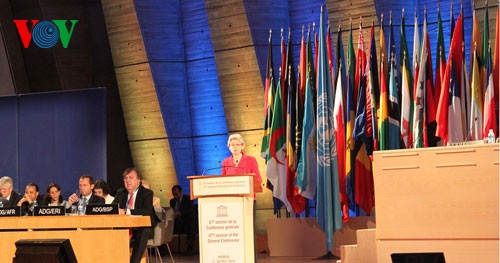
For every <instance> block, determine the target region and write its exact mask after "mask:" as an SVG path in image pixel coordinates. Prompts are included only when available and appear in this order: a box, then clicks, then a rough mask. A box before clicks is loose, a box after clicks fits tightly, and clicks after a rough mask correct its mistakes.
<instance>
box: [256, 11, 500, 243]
mask: <svg viewBox="0 0 500 263" xmlns="http://www.w3.org/2000/svg"><path fill="white" fill-rule="evenodd" d="M403 12H404V11H403ZM485 12H486V13H485V18H484V19H485V20H484V21H485V22H484V26H483V31H482V32H483V33H482V38H481V37H480V32H479V26H478V25H477V20H476V14H475V11H474V19H473V36H472V39H473V41H472V43H473V45H472V47H471V63H470V65H471V66H470V69H469V70H467V67H466V63H465V47H464V28H463V16H462V12H461V13H460V15H459V16H458V18H457V19H456V21H455V20H454V19H452V30H451V32H452V36H451V40H450V48H449V51H448V55H447V56H446V53H445V46H444V35H443V29H442V22H441V15H440V13H439V10H438V45H437V47H436V49H435V52H436V54H437V56H436V62H435V64H434V65H435V71H433V68H432V66H433V63H432V55H431V49H432V48H431V47H430V40H429V34H428V31H427V17H426V15H425V18H424V23H423V29H422V37H420V36H419V28H418V26H419V25H418V22H417V18H416V17H415V24H414V27H415V29H414V38H413V39H414V40H413V43H414V48H413V53H412V54H413V56H412V57H411V58H410V56H409V53H408V47H407V41H406V32H405V22H404V21H405V20H404V13H403V18H402V20H401V21H402V22H401V26H400V30H401V34H400V53H399V54H400V57H397V56H396V50H395V49H396V48H395V46H396V45H395V39H394V33H393V25H392V16H391V17H390V19H389V38H388V39H387V40H388V41H387V45H386V41H385V35H384V26H383V23H384V21H383V15H382V16H381V19H380V25H381V26H380V43H379V44H378V48H379V54H380V58H378V57H377V43H375V29H374V28H375V26H374V24H373V22H372V26H371V30H370V40H369V44H368V51H366V50H365V43H364V42H365V41H364V36H363V28H362V24H361V22H360V25H359V37H358V42H357V49H354V42H353V37H352V23H351V28H350V30H349V39H348V44H347V54H345V53H344V44H343V43H342V30H341V28H340V26H339V29H338V33H337V34H338V37H337V43H336V47H337V48H336V52H335V56H334V55H333V43H332V40H331V32H330V28H329V27H328V29H326V30H325V28H324V27H325V25H324V24H325V22H324V18H323V16H324V14H323V13H324V12H323V7H322V10H321V14H320V24H319V25H320V27H319V32H318V34H313V35H312V34H311V31H310V30H308V32H307V35H306V36H304V33H303V34H302V39H301V46H300V56H299V57H300V59H299V65H298V67H297V72H296V71H295V70H296V67H295V65H294V62H293V49H292V44H291V36H290V35H289V36H288V43H285V40H284V37H283V32H282V34H281V35H282V37H281V65H280V67H279V71H278V72H276V71H275V70H274V66H273V53H272V38H271V35H272V32H271V31H270V36H269V49H268V59H267V71H266V82H265V101H264V114H265V123H264V133H263V137H262V148H261V156H262V157H263V158H265V160H266V166H267V172H266V176H267V178H268V187H269V188H270V189H271V190H272V191H273V197H274V201H275V202H274V204H275V212H276V211H277V210H278V209H279V208H280V207H281V206H283V205H284V206H285V207H286V208H287V210H288V211H289V212H292V211H293V212H295V213H296V214H300V213H302V212H303V211H304V210H305V209H306V204H307V201H306V199H310V200H315V201H316V216H317V220H318V223H319V224H320V226H321V227H323V230H324V231H325V233H326V234H327V236H326V242H327V251H328V250H329V249H331V248H332V247H333V244H332V243H331V242H332V241H331V240H333V238H331V237H332V236H333V232H335V231H336V230H338V229H340V228H341V227H342V223H345V222H347V221H348V220H349V208H351V209H352V208H353V207H359V208H361V209H362V210H363V212H365V213H366V214H370V213H371V210H372V209H373V207H374V205H375V200H374V191H373V174H372V160H371V156H372V153H373V151H374V150H390V149H407V148H421V147H432V146H437V145H448V144H449V143H454V142H463V141H467V140H481V139H483V138H484V137H487V134H488V131H489V130H490V129H493V131H494V133H495V135H496V136H497V135H498V125H497V123H498V102H497V100H498V90H499V85H498V74H499V68H498V64H499V62H498V61H499V58H498V57H499V39H498V38H499V33H498V31H499V12H500V11H499V9H498V7H497V19H496V31H495V32H496V38H495V39H496V40H495V43H490V42H489V35H488V34H489V19H488V7H486V9H485ZM311 38H312V39H311ZM313 42H314V52H313ZM492 49H493V50H494V59H493V61H492V56H493V51H492ZM334 58H335V60H336V61H334ZM410 60H411V61H410ZM334 65H336V67H334ZM434 75H435V77H434ZM276 76H279V77H278V78H277V77H276ZM330 234H331V235H330Z"/></svg>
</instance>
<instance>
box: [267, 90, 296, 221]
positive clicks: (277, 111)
mask: <svg viewBox="0 0 500 263" xmlns="http://www.w3.org/2000/svg"><path fill="white" fill-rule="evenodd" d="M280 86H281V82H279V83H278V87H277V88H276V96H275V99H274V109H273V119H272V122H271V132H270V136H271V137H270V139H269V154H268V156H267V169H266V177H267V179H268V181H269V183H270V184H271V187H272V191H273V197H275V198H276V199H278V200H280V201H281V202H282V203H283V204H284V205H285V206H286V207H287V209H288V211H292V207H291V205H290V203H289V202H288V200H287V198H286V121H285V116H284V115H283V109H282V107H283V103H282V102H281V100H282V97H281V91H282V89H281V87H280ZM274 204H275V205H274V211H275V213H276V212H277V210H278V209H279V208H280V207H281V205H280V203H279V202H274Z"/></svg>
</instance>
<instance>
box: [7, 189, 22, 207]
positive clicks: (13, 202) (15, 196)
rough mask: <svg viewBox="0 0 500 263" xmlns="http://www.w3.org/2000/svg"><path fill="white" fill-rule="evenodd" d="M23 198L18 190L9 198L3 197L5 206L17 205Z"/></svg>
mask: <svg viewBox="0 0 500 263" xmlns="http://www.w3.org/2000/svg"><path fill="white" fill-rule="evenodd" d="M21 198H23V197H22V196H21V195H20V194H18V193H17V192H16V191H12V193H11V194H10V199H9V200H6V199H3V207H16V206H17V202H19V200H21Z"/></svg>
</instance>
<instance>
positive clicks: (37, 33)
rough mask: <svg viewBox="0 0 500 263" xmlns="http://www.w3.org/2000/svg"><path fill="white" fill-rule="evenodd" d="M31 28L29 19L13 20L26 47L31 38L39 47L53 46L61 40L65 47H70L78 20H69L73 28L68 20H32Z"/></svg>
mask: <svg viewBox="0 0 500 263" xmlns="http://www.w3.org/2000/svg"><path fill="white" fill-rule="evenodd" d="M30 21H31V30H29V29H28V20H12V22H14V24H15V25H16V28H17V32H18V33H19V37H20V38H21V41H22V42H23V46H24V48H28V47H29V45H30V42H31V40H33V43H35V45H37V46H38V47H39V48H52V47H53V46H55V45H56V44H57V41H59V40H61V44H62V46H63V48H68V44H69V41H70V40H71V36H72V35H73V30H74V29H75V25H76V23H78V20H69V21H70V22H71V28H70V29H69V30H68V28H67V27H66V23H67V22H68V20H52V21H50V20H47V21H40V20H30Z"/></svg>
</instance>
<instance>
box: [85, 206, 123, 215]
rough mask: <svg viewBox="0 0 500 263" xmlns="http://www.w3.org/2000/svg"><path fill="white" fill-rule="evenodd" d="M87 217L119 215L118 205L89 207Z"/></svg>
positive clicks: (86, 211) (86, 210) (86, 212)
mask: <svg viewBox="0 0 500 263" xmlns="http://www.w3.org/2000/svg"><path fill="white" fill-rule="evenodd" d="M85 214H86V215H117V214H118V204H108V205H87V208H86V209H85Z"/></svg>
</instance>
